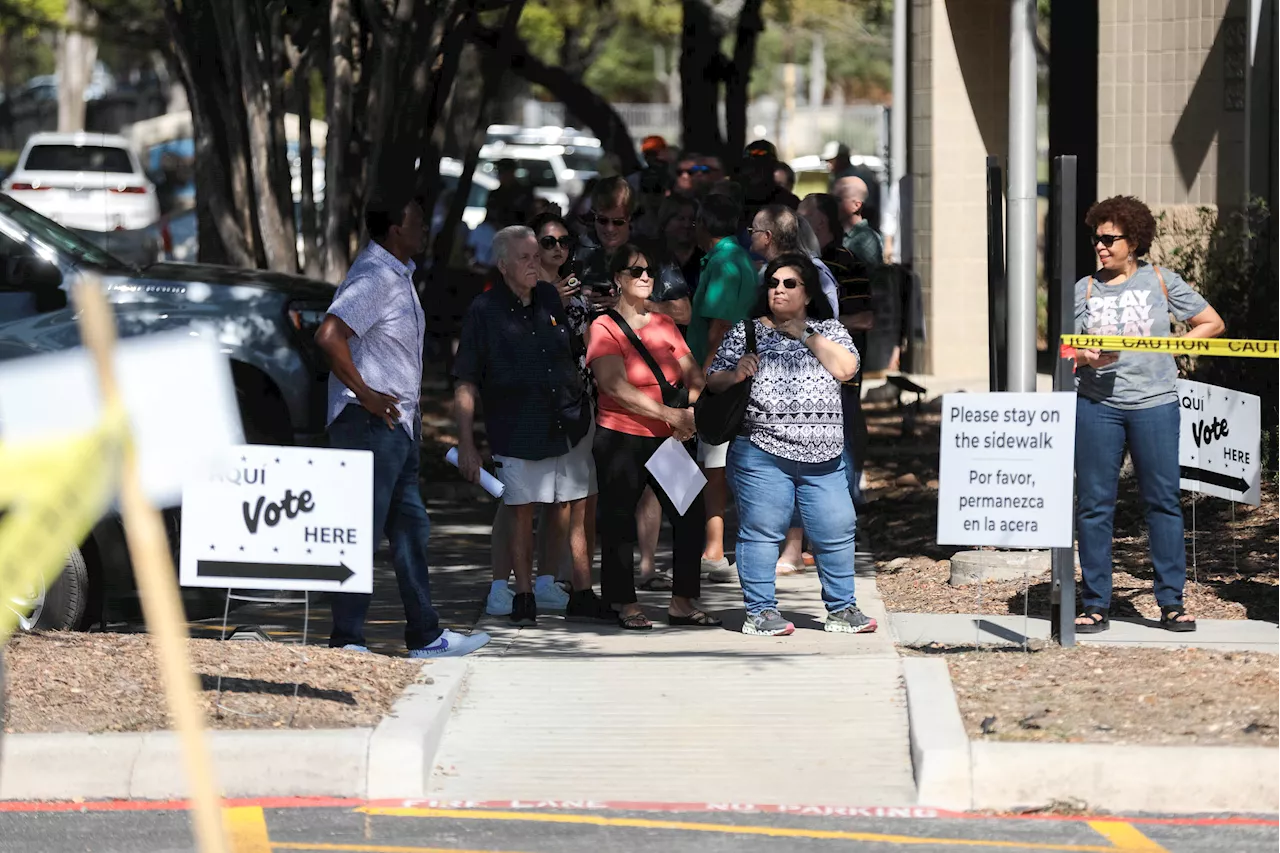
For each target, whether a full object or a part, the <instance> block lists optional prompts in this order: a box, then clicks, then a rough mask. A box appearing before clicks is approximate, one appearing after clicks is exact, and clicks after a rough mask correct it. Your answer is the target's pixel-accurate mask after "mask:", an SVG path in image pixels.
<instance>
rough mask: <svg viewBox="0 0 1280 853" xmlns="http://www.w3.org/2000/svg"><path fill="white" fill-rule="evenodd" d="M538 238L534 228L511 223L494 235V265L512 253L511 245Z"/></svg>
mask: <svg viewBox="0 0 1280 853" xmlns="http://www.w3.org/2000/svg"><path fill="white" fill-rule="evenodd" d="M533 239H536V238H535V235H534V233H533V229H532V228H529V227H528V226H526V225H511V226H508V227H506V228H503V229H502V230H501V231H499V232H498V233H497V234H494V235H493V265H494V266H495V267H496V266H497V265H498V264H500V263H502V262H503V261H505V260H506V259H507V257H508V256H509V255H510V254H511V247H512V246H514V245H515V244H516V243H518V242H520V241H521V240H533Z"/></svg>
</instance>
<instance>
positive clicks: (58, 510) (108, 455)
mask: <svg viewBox="0 0 1280 853" xmlns="http://www.w3.org/2000/svg"><path fill="white" fill-rule="evenodd" d="M127 435H128V423H127V420H126V417H125V414H124V412H123V410H119V411H115V412H111V413H108V414H107V415H105V416H104V417H103V420H102V422H101V424H99V426H98V427H96V428H95V429H94V430H93V432H90V433H89V434H88V435H83V436H79V437H76V438H71V439H63V440H61V441H54V442H41V443H39V444H32V443H22V444H4V445H0V507H5V508H6V509H7V511H6V513H5V515H4V518H3V519H0V601H6V600H12V599H14V598H21V597H24V596H25V594H26V593H28V592H30V591H31V590H33V589H37V588H39V585H40V584H41V583H45V584H48V583H52V582H53V581H54V580H55V579H56V578H57V577H58V574H59V573H60V572H61V571H62V568H63V566H65V565H66V560H67V552H68V550H69V549H71V548H74V547H78V546H79V545H80V543H81V542H82V541H83V540H84V537H85V536H87V535H88V534H89V531H90V530H92V529H93V526H94V525H95V524H96V523H97V522H98V519H99V518H101V517H102V515H103V513H104V512H106V510H107V507H108V506H109V505H110V503H111V499H112V496H113V495H114V494H115V491H116V485H117V480H118V477H119V471H120V458H121V452H122V450H123V448H124V444H125V440H126V437H127ZM17 624H18V614H17V613H15V612H14V611H13V610H11V609H9V608H7V607H0V644H3V643H4V641H5V640H6V639H8V637H9V634H11V633H12V632H13V629H14V628H15V627H16V626H17Z"/></svg>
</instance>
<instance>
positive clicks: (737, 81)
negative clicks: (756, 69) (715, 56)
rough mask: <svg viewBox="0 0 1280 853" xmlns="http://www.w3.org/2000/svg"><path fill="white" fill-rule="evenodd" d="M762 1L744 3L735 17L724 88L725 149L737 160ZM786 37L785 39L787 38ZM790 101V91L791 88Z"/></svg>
mask: <svg viewBox="0 0 1280 853" xmlns="http://www.w3.org/2000/svg"><path fill="white" fill-rule="evenodd" d="M762 5H763V0H745V2H744V3H743V4H742V11H741V13H739V15H738V28H737V37H736V39H735V40H734V45H733V62H732V63H730V65H729V68H728V69H727V70H728V73H727V75H726V76H725V86H724V118H725V121H724V123H725V146H726V148H727V149H728V152H727V153H728V154H729V156H731V157H734V158H736V157H740V156H741V155H742V149H743V148H745V147H746V144H747V105H748V103H749V102H750V98H751V69H752V67H753V66H754V65H755V62H756V43H757V42H758V41H759V39H760V33H762V32H764V18H763V16H762V15H761V13H760V7H761V6H762ZM788 38H789V36H788ZM791 89H792V92H791V96H792V97H793V98H794V94H795V93H794V89H795V87H794V86H792V87H791Z"/></svg>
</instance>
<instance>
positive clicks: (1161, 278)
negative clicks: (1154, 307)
mask: <svg viewBox="0 0 1280 853" xmlns="http://www.w3.org/2000/svg"><path fill="white" fill-rule="evenodd" d="M1151 268H1152V269H1153V270H1155V271H1156V279H1157V280H1159V282H1160V289H1161V290H1163V291H1164V301H1165V304H1166V305H1167V304H1169V288H1168V286H1167V285H1166V284H1165V283H1164V273H1162V272H1160V267H1158V266H1156V265H1155V264H1152V265H1151Z"/></svg>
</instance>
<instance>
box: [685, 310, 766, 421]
mask: <svg viewBox="0 0 1280 853" xmlns="http://www.w3.org/2000/svg"><path fill="white" fill-rule="evenodd" d="M743 322H744V324H745V326H746V329H745V331H746V336H747V349H746V351H747V352H749V353H754V352H755V351H756V321H755V320H750V319H749V320H745V321H743ZM754 378H755V377H752V376H748V377H747V378H746V379H744V380H743V381H741V382H739V383H737V384H736V385H730V386H729V387H728V388H726V389H724V390H723V391H721V392H720V393H719V394H716V393H714V392H713V391H712V390H711V389H710V388H706V389H703V391H702V395H701V396H700V397H698V402H697V403H695V404H694V407H693V420H694V423H695V424H696V426H697V428H698V438H701V439H702V440H703V441H704V442H706V443H707V444H724V443H725V442H726V441H732V440H733V439H734V438H735V437H736V436H737V435H738V434H739V433H740V432H742V421H743V420H744V419H745V418H746V416H747V401H748V400H749V399H750V398H751V380H752V379H754Z"/></svg>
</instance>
